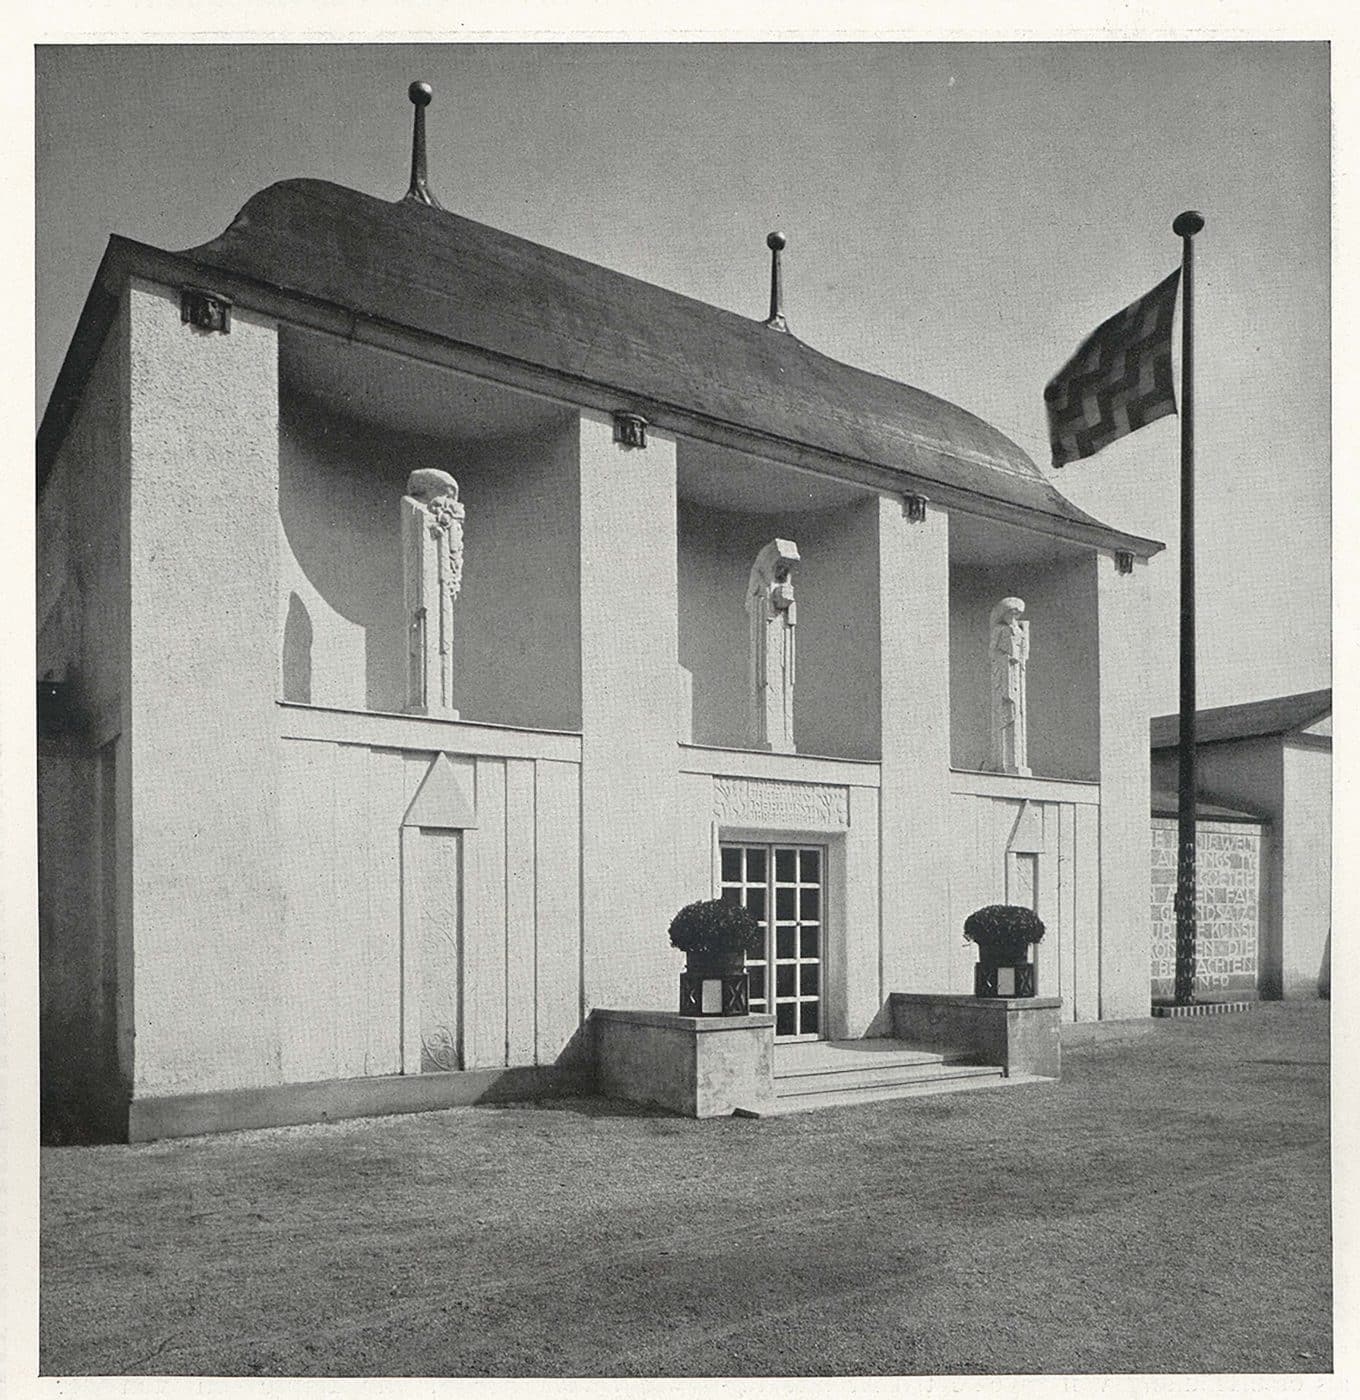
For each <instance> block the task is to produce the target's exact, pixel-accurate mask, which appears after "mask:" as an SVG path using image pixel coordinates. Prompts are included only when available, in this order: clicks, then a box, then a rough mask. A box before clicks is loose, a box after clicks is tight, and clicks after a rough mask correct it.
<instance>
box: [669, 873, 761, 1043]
mask: <svg viewBox="0 0 1360 1400" xmlns="http://www.w3.org/2000/svg"><path fill="white" fill-rule="evenodd" d="M760 938H761V932H760V925H759V924H758V923H757V922H756V920H755V917H754V916H753V915H752V914H751V913H749V912H748V911H747V910H746V909H744V908H742V906H741V905H740V904H737V903H734V902H733V901H732V900H727V899H701V900H698V901H696V902H695V903H694V904H687V905H685V907H684V908H683V909H682V910H681V911H680V912H679V913H678V914H677V915H676V916H675V918H674V919H672V920H671V943H672V945H673V946H674V947H676V948H679V949H680V951H681V952H682V953H684V955H685V970H684V972H682V973H681V974H680V1014H681V1015H682V1016H745V1015H747V1014H748V1012H749V1010H750V990H749V980H750V979H749V978H748V976H747V972H746V950H747V949H748V948H753V947H755V946H756V945H757V944H758V943H759V941H760Z"/></svg>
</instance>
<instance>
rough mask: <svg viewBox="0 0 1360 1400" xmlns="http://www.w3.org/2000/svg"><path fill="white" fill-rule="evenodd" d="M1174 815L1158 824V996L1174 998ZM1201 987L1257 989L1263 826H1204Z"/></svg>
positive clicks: (1198, 850)
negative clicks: (1172, 995) (1261, 827)
mask: <svg viewBox="0 0 1360 1400" xmlns="http://www.w3.org/2000/svg"><path fill="white" fill-rule="evenodd" d="M1176 848H1177V832H1176V822H1175V819H1174V818H1166V817H1156V818H1154V819H1153V823H1152V993H1153V995H1154V996H1170V995H1171V993H1172V992H1173V991H1174V990H1175V973H1176V911H1175V893H1176ZM1195 865H1196V868H1197V870H1198V880H1197V888H1196V891H1195V894H1196V900H1195V914H1196V920H1197V924H1198V929H1197V938H1196V948H1195V990H1196V991H1197V992H1230V991H1245V990H1252V989H1254V988H1255V987H1256V985H1257V977H1258V974H1259V972H1260V965H1259V950H1260V914H1261V909H1260V899H1261V829H1260V827H1257V826H1254V825H1247V824H1245V823H1231V824H1229V823H1222V824H1220V823H1214V824H1213V825H1208V824H1206V825H1204V826H1201V827H1200V829H1199V833H1198V840H1197V842H1196V846H1195Z"/></svg>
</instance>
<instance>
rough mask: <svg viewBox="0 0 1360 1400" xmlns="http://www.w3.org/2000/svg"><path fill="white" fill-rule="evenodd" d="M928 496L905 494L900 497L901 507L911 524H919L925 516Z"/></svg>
mask: <svg viewBox="0 0 1360 1400" xmlns="http://www.w3.org/2000/svg"><path fill="white" fill-rule="evenodd" d="M929 501H930V497H929V496H918V495H907V496H903V497H902V509H903V513H904V514H905V515H906V517H907V519H908V520H909V521H911V523H912V524H913V525H919V524H921V522H922V521H923V520H924V519H925V518H926V506H927V504H928V503H929Z"/></svg>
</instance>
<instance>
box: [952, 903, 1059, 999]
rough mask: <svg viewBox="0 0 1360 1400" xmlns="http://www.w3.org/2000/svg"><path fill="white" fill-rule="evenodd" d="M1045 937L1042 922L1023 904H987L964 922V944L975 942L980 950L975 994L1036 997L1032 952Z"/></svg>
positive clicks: (975, 979)
mask: <svg viewBox="0 0 1360 1400" xmlns="http://www.w3.org/2000/svg"><path fill="white" fill-rule="evenodd" d="M1043 936H1044V922H1043V920H1042V919H1041V918H1040V917H1039V916H1038V915H1037V914H1036V913H1035V912H1034V910H1033V909H1026V908H1025V907H1024V906H1023V905H1021V904H988V905H986V906H984V907H983V908H981V909H977V910H975V911H974V912H973V913H971V914H969V916H968V917H967V918H966V919H965V920H964V922H963V937H964V941H965V942H968V943H976V944H977V950H978V960H977V967H975V968H974V969H973V995H974V996H979V997H1032V996H1034V995H1035V988H1034V964H1033V963H1032V962H1030V960H1029V950H1030V947H1031V945H1032V944H1035V943H1037V942H1039V940H1040V939H1041V938H1042V937H1043Z"/></svg>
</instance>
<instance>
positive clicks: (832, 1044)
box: [774, 1038, 957, 1079]
mask: <svg viewBox="0 0 1360 1400" xmlns="http://www.w3.org/2000/svg"><path fill="white" fill-rule="evenodd" d="M954 1058H957V1057H956V1056H952V1055H950V1054H949V1053H948V1052H947V1051H944V1050H940V1049H937V1048H936V1047H935V1046H932V1045H916V1044H910V1045H909V1044H907V1042H906V1041H902V1040H892V1039H889V1038H879V1039H874V1040H813V1041H803V1042H795V1043H792V1044H783V1045H776V1046H775V1047H774V1076H775V1078H776V1079H780V1078H782V1077H784V1076H787V1075H793V1074H836V1073H840V1072H841V1071H844V1070H858V1069H882V1068H885V1067H887V1066H899V1065H938V1064H942V1063H944V1062H945V1061H946V1060H949V1059H954Z"/></svg>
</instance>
